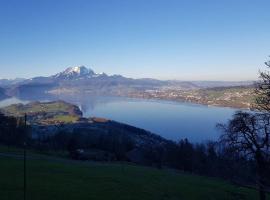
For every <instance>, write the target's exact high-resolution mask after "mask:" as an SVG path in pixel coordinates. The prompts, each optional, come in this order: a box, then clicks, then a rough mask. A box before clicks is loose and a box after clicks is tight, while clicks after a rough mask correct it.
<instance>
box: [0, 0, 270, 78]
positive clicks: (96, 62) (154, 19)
mask: <svg viewBox="0 0 270 200" xmlns="http://www.w3.org/2000/svg"><path fill="white" fill-rule="evenodd" d="M269 8H270V1H269V0H212V1H210V0H197V1H195V0H85V1H84V0H63V1H60V0H32V1H30V0H17V1H15V0H0V71H1V72H0V78H14V77H26V78H28V77H33V76H40V75H42V76H47V75H51V74H55V73H57V72H59V71H62V70H64V69H65V68H66V67H69V66H74V65H75V66H76V65H85V66H87V67H91V68H93V69H94V70H95V71H97V72H106V73H108V74H121V75H124V76H127V77H134V78H137V77H151V78H159V79H180V80H251V79H256V78H257V74H258V69H259V68H262V69H263V67H264V66H263V63H264V61H266V60H267V59H268V55H270V12H269Z"/></svg>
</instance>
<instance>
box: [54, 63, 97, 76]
mask: <svg viewBox="0 0 270 200" xmlns="http://www.w3.org/2000/svg"><path fill="white" fill-rule="evenodd" d="M96 75H97V74H96V73H95V72H94V71H93V70H92V69H90V68H86V67H85V66H76V67H69V68H67V69H66V70H64V71H63V72H60V73H57V74H56V75H54V76H53V78H60V79H74V78H91V77H93V76H96Z"/></svg>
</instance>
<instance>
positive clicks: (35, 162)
mask: <svg viewBox="0 0 270 200" xmlns="http://www.w3.org/2000/svg"><path fill="white" fill-rule="evenodd" d="M2 152H3V151H2ZM15 155H16V154H15ZM0 177H1V178H0V196H1V200H19V199H23V177H24V176H23V160H22V159H21V157H16V156H15V157H10V156H6V157H5V156H1V157H0ZM26 177H27V193H26V199H27V200H64V199H65V200H108V199H112V200H129V199H130V200H135V199H136V200H144V199H145V200H159V199H160V200H167V199H168V200H169V199H170V200H176V199H179V200H197V199H206V200H211V199H213V200H214V199H220V200H227V199H235V200H238V199H245V200H249V199H250V200H252V199H258V198H257V197H258V196H257V192H256V191H255V190H252V189H248V188H243V187H238V186H235V185H232V184H230V183H228V182H226V181H223V180H220V179H216V178H207V177H202V176H197V175H189V174H184V173H180V172H176V171H174V170H169V169H162V170H159V169H155V168H151V167H142V166H134V165H129V164H126V163H125V164H122V163H96V162H82V161H72V160H68V159H62V158H56V157H50V156H42V155H40V157H39V156H38V155H37V154H36V155H32V156H31V158H29V159H28V160H27V176H26Z"/></svg>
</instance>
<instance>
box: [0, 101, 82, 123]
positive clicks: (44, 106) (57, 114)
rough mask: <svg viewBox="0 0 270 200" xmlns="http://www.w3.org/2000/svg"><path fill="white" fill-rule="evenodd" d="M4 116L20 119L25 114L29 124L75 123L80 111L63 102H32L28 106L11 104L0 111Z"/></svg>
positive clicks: (80, 114)
mask: <svg viewBox="0 0 270 200" xmlns="http://www.w3.org/2000/svg"><path fill="white" fill-rule="evenodd" d="M0 112H2V113H4V114H5V115H9V116H15V117H22V116H24V115H25V114H27V118H28V122H29V123H42V122H46V121H53V120H55V122H56V123H57V122H58V121H63V122H67V121H72V120H70V119H74V121H76V120H77V119H79V118H80V117H81V116H82V112H81V111H80V109H79V108H78V107H77V106H75V105H72V104H70V103H67V102H64V101H52V102H32V103H29V104H25V105H24V104H13V105H10V106H7V107H4V108H1V109H0Z"/></svg>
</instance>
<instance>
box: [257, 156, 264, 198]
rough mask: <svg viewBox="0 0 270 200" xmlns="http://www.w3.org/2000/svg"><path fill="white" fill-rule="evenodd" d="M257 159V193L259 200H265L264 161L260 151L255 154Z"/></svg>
mask: <svg viewBox="0 0 270 200" xmlns="http://www.w3.org/2000/svg"><path fill="white" fill-rule="evenodd" d="M256 160H257V173H258V186H259V195H260V200H266V190H265V180H264V179H265V177H264V176H265V170H266V169H265V167H266V163H265V162H264V159H263V157H262V155H261V153H260V152H257V154H256Z"/></svg>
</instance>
